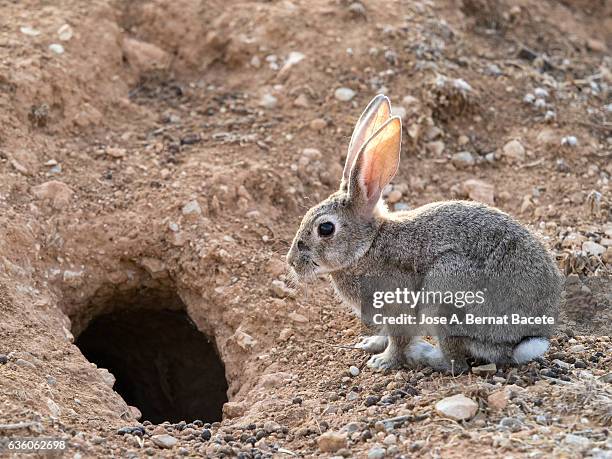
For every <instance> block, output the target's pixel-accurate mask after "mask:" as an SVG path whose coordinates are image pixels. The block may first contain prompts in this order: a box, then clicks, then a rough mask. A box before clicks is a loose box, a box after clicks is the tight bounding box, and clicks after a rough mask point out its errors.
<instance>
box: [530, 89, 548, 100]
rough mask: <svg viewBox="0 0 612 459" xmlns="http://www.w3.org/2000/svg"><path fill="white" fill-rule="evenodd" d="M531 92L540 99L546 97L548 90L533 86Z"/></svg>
mask: <svg viewBox="0 0 612 459" xmlns="http://www.w3.org/2000/svg"><path fill="white" fill-rule="evenodd" d="M533 94H534V96H536V97H541V98H542V99H546V98H547V97H548V91H547V90H546V89H544V88H535V89H534V90H533Z"/></svg>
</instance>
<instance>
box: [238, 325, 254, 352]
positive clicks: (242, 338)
mask: <svg viewBox="0 0 612 459" xmlns="http://www.w3.org/2000/svg"><path fill="white" fill-rule="evenodd" d="M232 337H233V338H234V340H235V341H236V344H238V346H240V347H241V348H242V349H244V350H245V351H248V350H250V349H252V348H253V347H254V346H255V345H256V344H257V340H256V339H254V338H253V337H252V336H251V335H249V334H248V333H245V332H243V331H242V330H240V329H238V330H236V332H235V333H234V334H233V335H232Z"/></svg>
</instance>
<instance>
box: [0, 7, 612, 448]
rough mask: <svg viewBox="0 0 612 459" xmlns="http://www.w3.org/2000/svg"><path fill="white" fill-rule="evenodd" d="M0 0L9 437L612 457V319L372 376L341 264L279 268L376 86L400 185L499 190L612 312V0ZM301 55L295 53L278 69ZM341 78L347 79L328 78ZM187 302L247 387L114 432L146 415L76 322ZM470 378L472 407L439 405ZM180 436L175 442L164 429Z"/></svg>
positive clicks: (419, 198)
mask: <svg viewBox="0 0 612 459" xmlns="http://www.w3.org/2000/svg"><path fill="white" fill-rule="evenodd" d="M0 9H1V11H2V15H1V17H0V228H1V233H0V312H1V315H2V320H1V321H0V333H1V334H0V354H2V355H4V356H6V363H4V364H2V363H0V387H1V390H0V436H8V437H11V438H13V437H16V436H44V437H56V438H61V439H64V440H65V441H67V444H68V452H67V453H66V454H68V456H67V457H126V456H127V457H136V456H147V455H148V456H167V457H174V456H177V455H185V456H211V457H214V456H222V455H225V456H232V455H238V454H242V455H243V457H259V456H257V455H258V454H259V455H262V456H263V457H267V456H271V455H273V456H275V457H284V456H293V455H298V456H302V457H311V456H318V455H327V456H334V455H343V456H347V457H352V456H355V457H361V456H363V457H365V456H367V455H368V452H369V453H370V457H382V456H380V454H386V456H388V457H395V456H398V455H402V454H403V455H405V456H406V457H413V456H414V457H416V456H424V457H465V456H473V455H479V456H480V457H494V456H503V457H581V456H589V457H598V458H600V457H601V458H604V457H610V456H609V455H610V454H612V453H610V451H611V449H612V439H611V438H610V434H609V426H610V422H611V420H612V390H611V385H610V384H611V382H610V381H611V377H610V373H611V371H612V359H611V355H610V351H611V348H612V344H611V342H610V338H609V336H605V335H609V321H607V320H602V321H601V327H600V329H599V330H598V332H599V333H598V335H594V334H591V335H586V336H585V335H584V333H586V332H585V331H584V330H582V329H580V328H578V329H576V327H572V326H569V325H568V326H565V327H563V328H562V329H561V330H560V331H559V335H558V336H557V337H556V338H555V339H554V340H553V346H552V348H551V350H550V351H549V352H548V354H547V355H546V356H545V357H546V358H545V359H544V360H543V361H542V362H533V363H531V364H529V365H525V366H523V367H520V368H503V369H499V370H498V372H497V374H496V375H495V376H491V375H489V376H479V375H474V374H468V375H463V376H459V377H452V376H447V375H439V374H437V373H432V372H431V370H428V369H417V370H412V369H406V370H402V371H392V372H388V373H386V374H382V373H375V372H373V371H371V370H369V369H368V368H367V367H365V366H364V362H365V360H366V359H367V356H366V355H365V354H363V353H362V352H360V351H358V350H354V349H350V348H348V347H350V346H352V345H353V344H354V343H355V342H356V341H357V339H358V336H359V322H358V320H357V319H356V318H354V317H352V316H351V315H350V312H349V311H348V310H347V309H346V308H345V307H343V306H342V305H341V304H339V302H338V300H337V299H335V297H334V295H333V292H332V289H331V287H330V286H329V283H328V282H327V280H326V279H321V280H320V281H318V282H316V283H315V284H311V285H309V286H307V288H306V289H300V290H298V291H293V290H292V289H291V288H290V285H289V283H288V279H286V278H285V266H284V262H283V259H284V254H285V253H286V251H287V249H288V246H289V244H290V241H291V239H292V237H293V234H294V232H295V229H296V228H297V225H298V223H299V221H300V219H301V216H302V215H303V213H304V212H305V210H306V209H307V208H308V207H310V206H311V205H313V204H314V203H316V202H317V201H318V200H320V199H322V198H324V197H325V196H326V195H327V194H329V193H330V192H331V191H332V190H333V189H334V187H335V186H336V185H337V183H338V179H339V176H340V173H341V166H342V164H343V159H344V154H345V150H346V147H347V144H348V139H349V138H350V134H351V129H352V126H353V124H354V122H355V120H356V119H357V117H358V116H359V113H360V111H361V110H362V109H363V107H364V106H365V105H366V104H367V102H368V101H369V100H370V99H371V98H372V97H373V95H375V94H376V93H377V92H379V91H383V92H385V93H386V94H387V95H388V96H389V97H390V99H391V101H392V103H393V105H394V106H401V107H403V108H404V109H405V117H404V139H405V140H404V143H403V150H402V163H401V165H400V172H399V174H398V177H397V178H396V179H395V182H394V189H395V190H398V191H400V192H401V198H400V201H399V203H400V204H401V205H409V206H411V207H416V206H418V205H421V204H425V203H427V202H432V201H435V200H441V199H450V198H458V197H461V198H473V199H481V200H485V201H489V202H491V203H492V204H494V205H496V206H498V207H499V208H501V209H502V210H504V211H506V212H508V213H510V214H512V215H514V216H515V217H517V218H518V219H519V220H520V221H522V222H523V223H524V224H526V225H529V226H530V227H531V228H533V229H534V230H536V231H538V232H539V233H540V234H541V235H542V236H543V237H544V238H545V240H546V242H547V244H548V245H549V247H550V248H551V250H552V251H553V252H554V253H555V255H556V257H557V260H558V262H559V265H560V267H561V268H562V269H563V271H564V272H565V273H566V274H568V275H571V276H572V278H571V279H574V280H575V281H576V283H577V284H576V285H578V286H580V285H582V284H585V285H586V284H588V283H589V282H595V283H599V285H600V286H602V289H601V291H596V292H593V295H594V296H595V297H596V298H597V299H598V301H599V303H598V304H599V305H600V306H601V308H602V309H601V310H599V309H598V310H596V311H595V312H593V310H586V311H585V312H584V313H583V315H585V316H591V315H592V316H595V317H594V318H601V317H604V318H606V317H610V316H609V315H606V314H607V313H608V312H609V311H610V309H609V306H610V295H612V293H611V292H610V269H612V216H611V215H612V200H611V197H610V196H611V195H610V193H611V187H610V178H611V176H612V161H611V157H612V98H611V97H610V94H611V90H610V88H611V86H612V57H611V56H610V50H611V49H612V5H611V4H610V2H606V1H603V0H602V1H578V0H564V1H552V0H544V1H535V0H463V1H460V0H455V1H453V0H437V1H426V2H415V1H407V0H397V1H391V0H380V1H377V2H374V1H368V2H365V3H363V4H360V3H350V2H347V1H344V0H314V1H310V2H306V1H297V0H296V1H294V2H290V1H274V2H257V1H243V2H231V1H224V2H220V1H216V0H213V1H204V0H201V1H187V0H180V1H174V2H170V1H162V0H157V1H155V0H143V1H138V2H127V1H120V0H116V1H112V0H96V1H92V2H78V1H75V0H58V1H55V2H50V3H49V2H43V3H41V2H35V1H31V0H30V1H25V2H12V1H8V0H0ZM52 44H53V45H55V46H53V47H52V48H53V49H55V50H56V51H57V50H59V49H58V46H57V45H61V46H62V50H63V52H62V53H61V54H58V53H57V52H56V51H53V50H52V49H50V48H49V46H50V45H52ZM291 52H299V53H302V54H303V56H304V58H303V59H302V60H301V61H300V62H298V63H296V64H294V65H285V62H286V60H287V58H288V56H289V55H290V53H291ZM454 79H462V80H463V81H464V82H466V83H467V84H468V85H469V89H465V90H460V89H456V88H455V87H454V86H453V81H454ZM442 82H445V83H443V84H442ZM340 87H347V88H350V89H352V90H353V91H355V93H356V94H355V96H354V98H353V99H352V100H351V101H348V102H347V101H340V100H337V99H336V98H335V96H334V93H335V90H336V89H338V88H340ZM536 88H540V89H538V90H537V91H536ZM542 90H546V92H547V96H546V97H542V101H541V102H535V103H526V102H525V101H524V99H525V97H526V95H527V94H536V95H537V94H543V92H542ZM270 96H273V97H274V98H275V99H274V102H271V101H272V99H270ZM265 101H268V102H269V103H268V104H265V103H264V102H265ZM547 111H550V112H551V113H549V114H548V115H546V113H547ZM571 136H574V137H575V138H576V140H577V144H576V145H574V146H572V145H568V144H567V143H568V141H567V138H568V137H570V141H569V143H570V144H571V143H572V140H571ZM564 138H566V141H565V142H562V140H563V139H564ZM511 140H518V142H519V143H520V145H521V146H522V147H523V149H521V148H520V147H519V148H518V150H519V151H518V153H517V149H516V148H515V149H514V150H513V151H514V152H515V155H514V156H512V155H511V154H510V155H509V154H507V152H508V150H509V149H510V147H507V148H506V149H504V146H505V145H506V144H507V143H508V142H509V141H511ZM562 143H565V145H564V144H562ZM305 149H316V150H318V151H316V152H313V151H309V150H306V152H305ZM521 150H524V151H521ZM462 151H467V152H470V153H471V154H472V159H473V162H474V164H466V163H465V162H463V161H461V160H460V159H459V158H457V157H455V158H453V155H454V154H456V153H458V152H462ZM504 151H506V154H504ZM490 153H495V154H494V155H489V156H488V158H489V159H487V154H490ZM491 156H494V159H491ZM469 180H478V181H479V182H477V183H476V184H475V185H474V182H468V183H467V184H466V181H469ZM481 182H484V184H483V183H481ZM195 203H197V204H195ZM578 290H579V291H580V287H579V288H578ZM582 292H584V290H582ZM177 295H178V297H180V300H179V299H177ZM589 295H590V293H589ZM597 295H599V296H597ZM606 295H607V296H606ZM169 304H171V305H172V307H174V308H184V309H185V310H186V311H187V313H188V314H189V317H190V318H191V319H192V320H193V322H194V323H195V324H196V326H197V328H198V329H199V330H200V331H201V332H202V333H204V334H206V336H208V337H209V338H210V340H211V341H212V342H213V343H214V345H215V347H216V349H217V351H218V354H219V356H220V357H221V359H222V361H223V363H224V365H225V373H226V378H227V381H228V386H229V389H228V393H227V395H228V397H229V400H230V403H229V404H227V405H225V408H224V416H223V421H222V422H221V423H220V424H213V426H212V427H211V429H210V430H211V433H212V439H211V440H208V441H207V440H203V439H202V431H203V430H204V427H203V426H202V425H201V424H200V423H196V424H191V425H188V426H187V427H186V428H183V426H182V425H175V424H170V423H166V424H161V425H158V426H155V425H148V426H145V428H144V429H143V430H144V431H145V434H144V435H141V433H140V432H134V433H127V434H124V435H121V434H119V433H117V430H118V429H120V428H122V427H135V426H138V425H139V420H137V419H136V418H135V416H137V414H138V413H137V410H134V409H131V408H129V407H128V405H127V404H126V403H125V401H124V400H123V399H122V398H121V396H120V395H119V394H117V393H116V392H114V391H113V389H112V388H111V387H110V385H109V384H108V383H107V382H105V378H104V377H103V376H105V372H104V371H100V370H98V369H96V367H95V365H93V364H92V363H90V362H88V361H87V360H86V359H85V357H84V356H83V355H82V353H81V352H80V350H79V349H78V348H77V347H76V346H75V345H74V344H73V342H74V340H75V339H76V338H78V336H79V334H80V333H82V332H83V330H85V329H86V328H87V326H88V325H89V324H90V323H91V322H92V320H94V319H95V318H96V317H99V316H101V315H103V314H105V313H108V312H111V311H114V310H117V308H119V307H128V308H132V309H138V308H144V309H142V313H143V317H146V315H147V311H148V310H150V309H152V308H155V307H161V306H164V305H169ZM605 308H607V309H605ZM143 320H144V319H143ZM570 325H571V324H570ZM606 327H608V328H607V330H608V331H606ZM587 332H588V331H587ZM592 333H595V332H592ZM75 337H76V338H75ZM347 346H348V347H347ZM0 361H1V360H0ZM351 365H354V366H357V367H359V368H361V372H360V374H359V375H358V376H350V375H349V372H348V369H349V367H350V366H351ZM107 376H108V375H107ZM107 379H108V378H107ZM459 393H461V394H464V395H466V396H468V397H470V398H472V399H473V400H474V401H476V402H477V403H478V405H479V409H478V412H477V413H476V415H475V416H474V417H473V418H471V419H470V420H468V421H462V422H457V421H454V420H451V419H448V418H445V417H443V416H441V415H440V414H438V413H436V410H435V408H434V405H435V403H436V402H437V401H438V400H440V399H442V398H444V397H446V396H450V395H454V394H459ZM492 394H493V396H492V397H491V395H492ZM355 395H356V396H355ZM201 396H202V397H207V396H208V394H207V391H206V388H205V387H203V388H202V390H201ZM369 397H370V399H369V400H368V398H369ZM372 397H376V398H372ZM377 398H381V399H382V400H378V399H377ZM500 400H501V402H500ZM371 403H372V405H371V406H366V404H368V405H369V404H371ZM397 416H404V417H403V418H402V421H401V422H397V423H394V422H391V423H389V422H387V423H384V422H380V421H384V420H387V419H390V418H394V417H397ZM508 419H509V420H508ZM144 420H145V419H141V420H140V421H144ZM185 421H186V422H187V423H192V422H193V421H194V419H185ZM203 421H204V422H207V420H206V419H203ZM272 421H273V422H272ZM377 421H378V422H377ZM500 422H501V424H500ZM20 423H25V424H23V425H22V424H20ZM12 424H19V425H18V426H17V428H15V429H12V427H15V426H12ZM250 424H254V428H253V426H252V425H250ZM347 430H348V433H347ZM353 430H354V432H352V431H353ZM326 431H327V432H331V434H330V433H327V434H326V435H323V434H324V433H325V432H326ZM164 432H168V433H169V434H170V435H172V436H173V437H175V438H176V439H178V442H177V444H176V445H174V446H173V447H171V448H169V449H164V448H161V447H159V446H157V445H156V444H155V443H154V442H153V441H152V439H151V437H152V436H153V435H156V434H160V433H164ZM258 433H259V435H258ZM204 435H206V434H204ZM253 436H258V437H260V438H256V440H257V442H256V443H255V445H254V447H253V446H252V445H251V443H249V442H248V441H247V440H248V439H249V438H250V437H253ZM370 436H371V437H372V438H368V437H370ZM230 437H231V438H230ZM330 444H331V446H330ZM325 450H327V451H325ZM606 451H607V452H606ZM376 454H379V456H376Z"/></svg>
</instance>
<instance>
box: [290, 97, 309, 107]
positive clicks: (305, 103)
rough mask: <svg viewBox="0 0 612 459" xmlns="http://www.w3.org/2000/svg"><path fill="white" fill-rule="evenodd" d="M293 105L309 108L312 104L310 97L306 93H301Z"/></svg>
mask: <svg viewBox="0 0 612 459" xmlns="http://www.w3.org/2000/svg"><path fill="white" fill-rule="evenodd" d="M293 105H294V106H295V107H299V108H308V106H309V105H310V104H309V103H308V97H306V95H305V94H300V95H299V96H297V98H296V99H295V100H294V101H293Z"/></svg>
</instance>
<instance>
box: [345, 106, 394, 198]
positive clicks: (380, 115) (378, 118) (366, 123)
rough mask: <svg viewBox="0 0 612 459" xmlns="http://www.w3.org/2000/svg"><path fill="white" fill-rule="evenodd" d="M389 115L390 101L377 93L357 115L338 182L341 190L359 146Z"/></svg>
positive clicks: (346, 182)
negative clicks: (340, 180)
mask: <svg viewBox="0 0 612 459" xmlns="http://www.w3.org/2000/svg"><path fill="white" fill-rule="evenodd" d="M389 116H391V103H390V102H389V99H387V97H386V96H383V95H382V94H379V95H378V96H376V97H374V99H372V101H371V102H370V103H369V104H368V106H367V107H366V109H365V110H364V111H363V113H362V114H361V116H360V117H359V121H357V124H356V125H355V130H354V131H353V135H352V136H351V143H349V148H348V154H347V155H346V162H345V163H344V172H343V173H342V182H341V183H340V189H341V190H346V188H347V187H348V181H349V178H350V174H351V168H352V167H353V163H354V162H355V158H356V157H357V154H358V153H359V151H360V150H361V147H363V144H364V143H365V142H366V140H368V139H369V138H370V137H371V136H372V134H374V133H375V132H376V131H377V130H378V129H379V128H380V127H381V126H382V125H383V124H384V123H385V122H386V121H387V120H388V119H389Z"/></svg>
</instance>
